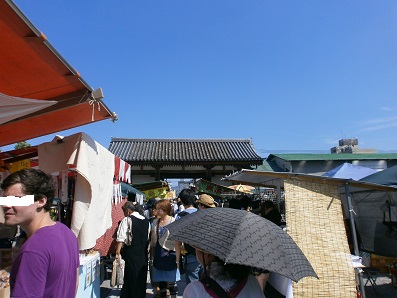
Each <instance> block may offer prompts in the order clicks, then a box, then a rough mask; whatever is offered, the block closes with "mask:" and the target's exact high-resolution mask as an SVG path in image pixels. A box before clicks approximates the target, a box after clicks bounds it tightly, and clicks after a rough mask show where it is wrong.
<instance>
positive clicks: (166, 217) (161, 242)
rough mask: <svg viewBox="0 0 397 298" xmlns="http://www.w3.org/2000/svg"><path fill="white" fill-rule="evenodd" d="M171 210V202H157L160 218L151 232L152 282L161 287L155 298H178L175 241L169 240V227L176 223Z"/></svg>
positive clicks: (155, 221)
mask: <svg viewBox="0 0 397 298" xmlns="http://www.w3.org/2000/svg"><path fill="white" fill-rule="evenodd" d="M171 208H172V207H171V204H170V202H169V200H166V199H163V200H160V201H158V202H157V204H156V210H157V215H158V218H157V219H155V220H154V223H153V228H152V231H151V246H152V247H153V248H154V249H153V250H152V254H153V274H152V276H153V280H152V282H155V283H158V286H159V288H158V289H157V290H156V296H155V297H170V296H176V295H177V292H178V288H177V286H176V282H177V281H179V280H180V273H179V270H178V268H177V264H176V252H175V241H171V240H168V236H169V231H168V229H167V225H168V224H170V223H171V222H174V221H175V219H174V218H173V217H172V216H171Z"/></svg>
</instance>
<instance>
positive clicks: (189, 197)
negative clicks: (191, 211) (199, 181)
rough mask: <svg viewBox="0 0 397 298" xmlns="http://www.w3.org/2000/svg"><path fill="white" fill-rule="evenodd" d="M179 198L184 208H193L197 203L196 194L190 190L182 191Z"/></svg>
mask: <svg viewBox="0 0 397 298" xmlns="http://www.w3.org/2000/svg"><path fill="white" fill-rule="evenodd" d="M178 197H179V198H180V199H181V201H182V204H183V206H187V207H189V206H193V205H194V203H195V202H196V192H195V191H194V190H193V189H190V188H185V189H182V191H181V192H180V193H179V196H178Z"/></svg>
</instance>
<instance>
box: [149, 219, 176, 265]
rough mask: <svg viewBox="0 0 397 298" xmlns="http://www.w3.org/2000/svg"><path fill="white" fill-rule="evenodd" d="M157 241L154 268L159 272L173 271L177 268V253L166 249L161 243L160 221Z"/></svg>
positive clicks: (157, 228)
mask: <svg viewBox="0 0 397 298" xmlns="http://www.w3.org/2000/svg"><path fill="white" fill-rule="evenodd" d="M156 234H157V241H156V247H155V251H154V259H153V266H154V267H155V268H156V269H159V270H165V271H171V270H175V269H176V268H177V264H176V253H175V251H173V250H166V249H164V248H163V247H162V246H161V245H160V242H159V239H160V235H159V221H158V223H157V227H156Z"/></svg>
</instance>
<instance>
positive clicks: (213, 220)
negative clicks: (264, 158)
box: [167, 208, 317, 282]
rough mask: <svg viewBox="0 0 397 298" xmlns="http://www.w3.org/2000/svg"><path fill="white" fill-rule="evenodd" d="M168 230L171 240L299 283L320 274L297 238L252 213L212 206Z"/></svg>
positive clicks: (171, 225) (179, 221) (233, 262)
mask: <svg viewBox="0 0 397 298" xmlns="http://www.w3.org/2000/svg"><path fill="white" fill-rule="evenodd" d="M167 229H168V230H169V232H170V239H171V240H178V241H181V242H185V243H188V244H190V245H192V246H194V247H197V248H199V249H201V250H203V251H205V252H208V253H210V254H213V255H215V256H217V257H218V258H220V259H221V260H223V261H224V262H226V263H231V264H240V265H246V266H251V267H257V268H262V269H267V270H269V271H271V272H276V273H278V274H281V275H283V276H286V277H288V278H290V279H292V280H294V281H296V282H297V281H299V280H300V279H302V278H304V277H306V276H313V277H317V275H316V273H315V272H314V270H313V268H312V266H311V265H310V263H309V261H308V260H307V258H306V257H305V255H304V254H303V252H302V251H301V250H300V248H299V247H298V245H297V244H296V243H295V242H294V240H293V239H292V238H291V237H290V236H289V235H288V234H287V233H286V232H285V231H284V230H283V229H281V228H280V227H279V226H277V225H275V224H273V223H272V222H270V221H268V220H266V219H264V218H263V217H260V216H258V215H256V214H254V213H252V212H247V211H244V210H236V209H231V208H210V209H206V210H200V211H198V212H195V213H193V214H191V215H189V216H185V217H182V218H181V219H179V220H177V221H175V222H173V223H171V224H169V225H167Z"/></svg>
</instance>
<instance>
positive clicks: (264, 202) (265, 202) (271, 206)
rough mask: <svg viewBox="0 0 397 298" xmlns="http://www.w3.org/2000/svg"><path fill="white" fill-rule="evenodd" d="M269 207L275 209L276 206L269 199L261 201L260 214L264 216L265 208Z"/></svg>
mask: <svg viewBox="0 0 397 298" xmlns="http://www.w3.org/2000/svg"><path fill="white" fill-rule="evenodd" d="M270 208H273V209H276V210H277V206H276V205H275V204H274V203H273V202H272V201H270V200H266V201H263V202H262V203H261V215H262V217H265V215H266V214H265V209H270Z"/></svg>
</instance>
